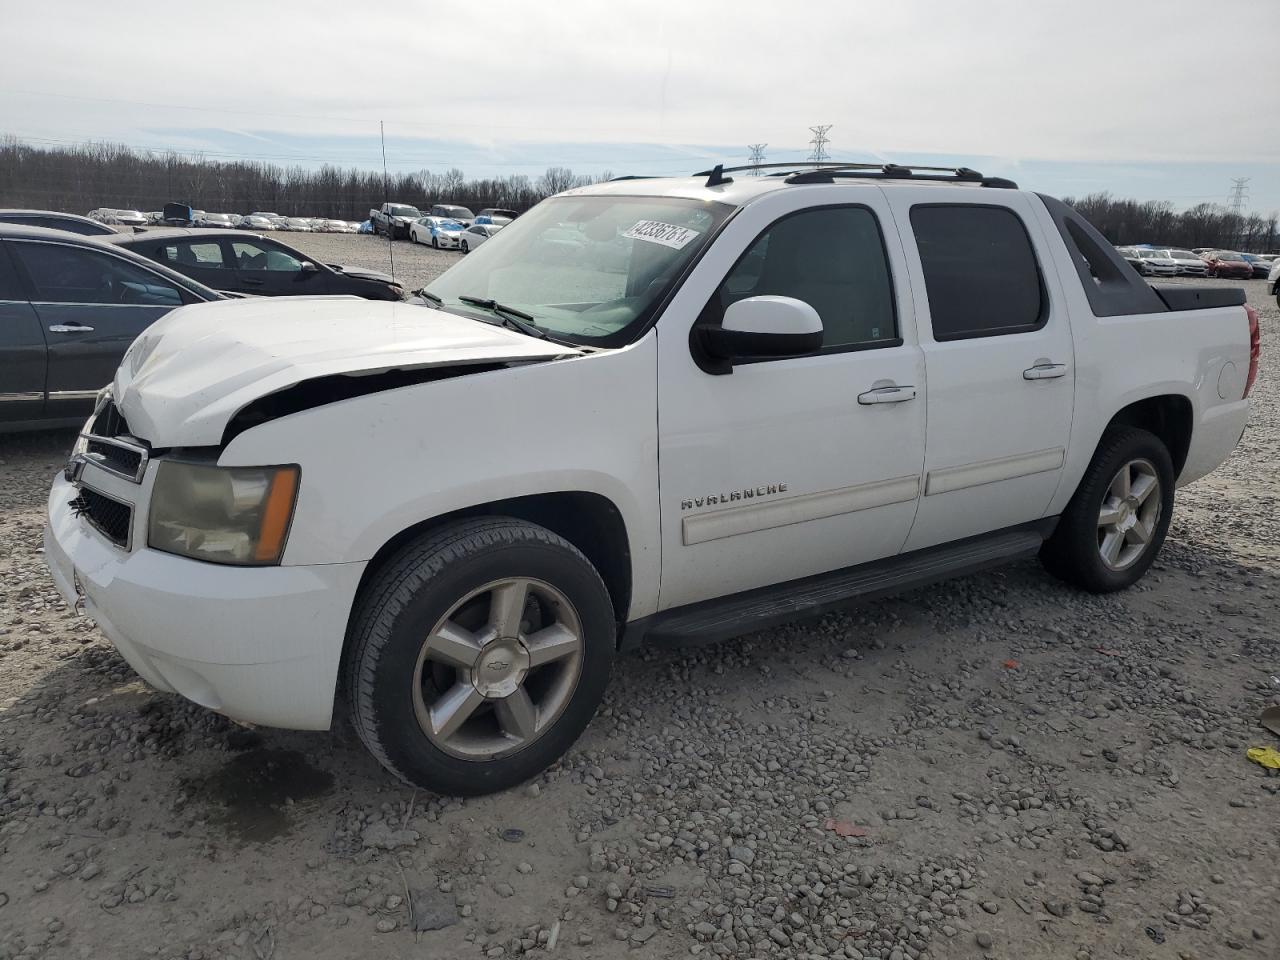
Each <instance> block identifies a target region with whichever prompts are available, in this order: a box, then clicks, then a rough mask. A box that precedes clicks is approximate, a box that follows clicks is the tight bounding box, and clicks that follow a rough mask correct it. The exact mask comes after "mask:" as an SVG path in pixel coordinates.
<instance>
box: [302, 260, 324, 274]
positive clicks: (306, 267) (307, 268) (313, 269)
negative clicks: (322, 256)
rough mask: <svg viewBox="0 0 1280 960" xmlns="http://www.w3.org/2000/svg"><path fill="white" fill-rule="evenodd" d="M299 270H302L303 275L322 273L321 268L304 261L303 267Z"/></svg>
mask: <svg viewBox="0 0 1280 960" xmlns="http://www.w3.org/2000/svg"><path fill="white" fill-rule="evenodd" d="M299 269H300V270H301V271H302V272H303V273H319V272H320V268H319V267H317V266H316V265H315V264H314V263H312V262H311V261H310V260H303V261H302V266H301V267H299Z"/></svg>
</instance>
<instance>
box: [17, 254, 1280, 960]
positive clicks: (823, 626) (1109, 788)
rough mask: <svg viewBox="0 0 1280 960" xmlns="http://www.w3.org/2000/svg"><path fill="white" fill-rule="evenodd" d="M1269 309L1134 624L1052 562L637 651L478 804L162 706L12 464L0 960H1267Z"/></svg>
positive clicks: (308, 739)
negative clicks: (48, 565)
mask: <svg viewBox="0 0 1280 960" xmlns="http://www.w3.org/2000/svg"><path fill="white" fill-rule="evenodd" d="M289 239H290V240H291V241H293V242H296V243H297V244H298V245H299V246H301V247H303V248H304V249H307V250H308V251H309V252H313V253H315V254H316V255H319V256H323V257H324V258H325V259H333V260H339V261H345V262H348V263H355V262H361V263H365V264H367V265H369V266H379V265H381V262H380V261H379V259H378V258H379V257H380V256H382V253H381V252H380V251H382V252H385V248H386V244H385V241H375V240H373V239H372V238H367V237H341V236H335V237H328V236H316V237H307V236H305V235H302V236H298V235H291V236H290V237H289ZM330 250H332V251H333V252H332V253H329V252H328V251H330ZM401 251H405V254H404V259H403V261H402V259H401ZM396 253H397V270H398V271H401V270H405V271H407V270H408V269H409V268H408V267H407V266H406V265H405V264H407V263H410V262H411V263H412V264H413V268H412V269H414V270H415V271H420V272H419V273H417V274H415V276H417V277H419V278H423V279H425V278H427V277H428V276H429V274H430V271H432V270H434V269H436V268H437V266H438V265H439V264H440V263H441V262H447V261H449V260H452V259H454V258H456V255H455V254H446V253H429V252H426V251H424V250H422V249H421V248H418V249H416V250H413V251H410V248H409V247H408V245H407V244H405V243H403V242H402V243H398V244H397V245H396ZM365 257H367V258H368V259H361V258H365ZM1262 287H1263V284H1262V283H1261V282H1260V281H1258V282H1253V283H1252V284H1250V285H1249V288H1250V296H1251V298H1252V300H1253V302H1254V303H1255V304H1256V305H1258V306H1261V307H1262V308H1263V309H1264V343H1263V349H1264V367H1263V373H1262V376H1261V378H1260V380H1259V383H1258V385H1257V387H1256V388H1255V393H1254V399H1255V407H1254V417H1253V420H1252V425H1251V427H1250V429H1249V431H1248V432H1247V434H1246V436H1245V439H1244V442H1243V444H1242V445H1241V448H1240V450H1239V451H1238V452H1237V454H1236V455H1235V457H1234V458H1233V459H1232V460H1231V461H1230V462H1229V463H1228V464H1227V465H1226V466H1225V467H1224V468H1223V469H1221V470H1219V471H1218V472H1217V473H1215V474H1214V475H1212V476H1211V477H1209V478H1207V479H1205V480H1203V481H1201V482H1200V483H1197V484H1195V485H1194V486H1192V487H1190V488H1187V489H1185V490H1182V491H1179V495H1178V507H1177V511H1176V516H1175V519H1174V523H1173V527H1172V530H1171V534H1170V538H1169V542H1168V544H1167V546H1166V548H1165V552H1164V554H1163V555H1162V557H1161V559H1160V561H1159V563H1158V564H1157V566H1156V568H1155V569H1154V570H1153V571H1152V573H1151V575H1150V576H1148V578H1147V579H1146V580H1145V581H1144V582H1143V583H1142V584H1140V585H1139V586H1138V587H1137V588H1136V589H1134V590H1131V591H1129V592H1127V593H1124V594H1121V595H1115V596H1109V597H1093V596H1087V595H1083V594H1080V593H1076V592H1073V591H1072V590H1070V589H1068V588H1066V587H1064V586H1063V585H1062V584H1060V583H1058V582H1057V581H1055V580H1052V579H1050V578H1049V577H1048V576H1047V575H1046V574H1044V573H1043V572H1042V571H1041V570H1040V569H1039V567H1038V566H1037V565H1035V564H1034V563H1026V564H1022V565H1019V566H1015V567H1012V568H1009V569H1006V570H1003V571H999V572H995V573H991V574H987V575H983V576H975V577H970V578H966V579H963V580H959V581H955V582H952V583H948V584H945V585H941V586H937V587H933V588H930V589H928V590H921V591H917V592H915V593H912V594H909V595H906V596H903V597H900V598H896V599H892V600H886V601H882V602H879V603H874V604H870V605H867V606H864V607H861V608H858V609H856V610H854V611H852V612H848V613H840V614H834V615H831V616H827V617H824V618H822V619H820V620H814V621H808V622H804V623H799V624H794V625H790V626H787V627H783V628H779V629H776V630H771V631H768V632H763V633H759V634H756V635H753V636H750V637H747V638H743V639H740V640H737V641H733V642H728V643H724V644H720V645H717V646H715V647H711V648H705V649H699V650H688V651H648V652H643V653H641V654H638V655H635V656H631V657H629V658H626V659H625V660H624V661H623V662H622V663H620V664H619V666H618V669H617V670H616V671H615V677H614V681H613V684H612V686H611V688H610V691H609V694H608V697H607V700H606V702H605V705H604V707H603V709H602V711H601V713H600V715H599V716H598V717H597V718H596V720H595V722H594V723H593V724H592V725H591V727H590V728H589V730H588V731H587V733H586V735H585V736H584V737H583V738H582V740H581V741H580V742H579V743H578V744H577V745H576V746H575V747H574V749H573V750H572V751H571V752H570V754H569V755H568V757H566V758H565V760H564V761H563V762H562V763H561V764H559V765H558V766H556V767H555V768H554V769H552V770H551V771H549V772H547V773H546V774H545V775H543V776H542V777H540V778H539V779H538V780H537V781H536V782H534V783H532V784H530V785H528V786H526V787H523V788H521V789H518V790H514V791H511V792H510V793H508V794H505V795H501V796H496V797H488V798H482V799H473V800H465V801H463V800H456V799H451V798H444V797H435V796H430V795H427V794H425V793H422V792H415V791H412V790H407V789H405V788H403V787H401V786H399V785H398V784H395V783H393V782H392V781H391V780H390V779H389V778H388V777H387V776H386V775H385V774H384V773H383V772H382V771H381V770H380V769H379V768H378V767H377V766H376V765H375V764H374V763H373V762H372V761H371V760H370V759H369V758H368V757H367V756H366V755H365V753H364V752H363V751H362V750H361V749H360V748H359V746H358V743H357V742H356V740H355V737H354V736H353V735H352V734H351V733H350V732H349V731H348V730H347V729H346V728H345V727H344V728H341V729H339V730H338V731H337V732H335V733H332V734H326V733H310V734H308V733H290V732H284V731H274V730H260V731H246V730H242V729H240V728H238V727H235V726H233V725H232V724H230V723H228V722H226V721H225V720H223V719H221V718H219V717H218V716H216V715H212V714H209V713H207V712H205V711H203V710H201V709H199V708H196V707H194V706H191V705H188V704H186V703H184V702H182V701H180V700H178V699H176V698H174V697H170V696H166V695H161V694H158V693H155V692H154V691H151V690H149V689H147V688H146V687H145V686H144V685H143V684H142V683H140V682H139V681H138V680H137V679H136V678H135V677H134V676H133V674H132V673H131V671H130V670H129V668H128V667H127V665H125V664H124V662H123V661H122V660H121V659H120V658H119V657H118V656H117V655H116V654H115V652H114V651H113V650H112V648H111V647H110V645H109V644H108V643H107V642H106V641H105V640H104V639H103V638H102V636H101V635H100V634H99V633H98V631H97V630H96V628H95V627H94V625H93V624H92V623H91V622H89V621H87V620H85V619H84V618H81V617H78V616H76V615H75V614H73V613H71V612H70V611H68V610H67V609H66V608H65V607H64V606H63V605H62V603H61V601H60V600H59V599H58V597H57V595H56V593H55V591H54V589H53V587H52V584H51V583H50V581H49V579H48V577H47V576H46V574H45V572H44V569H43V567H42V565H41V562H40V559H41V558H40V529H41V517H42V507H43V501H44V498H45V495H46V492H47V488H48V479H49V477H50V475H51V474H52V473H53V471H54V470H55V469H57V467H58V466H59V464H60V463H61V460H62V458H63V456H64V454H65V451H66V449H67V447H68V445H69V442H70V437H69V435H67V434H60V435H27V436H16V437H2V438H0V960H8V958H16V957H24V958H27V957H99V956H105V957H122V958H124V957H127V958H136V957H156V958H173V957H182V958H188V960H199V958H215V957H228V958H245V960H266V958H269V957H273V956H274V957H317V958H334V960H336V958H350V957H363V956H374V955H376V956H379V957H388V958H397V957H404V958H408V957H413V958H422V957H431V958H435V957H441V958H443V957H450V958H452V957H495V958H496V957H511V956H515V955H518V954H522V953H531V954H534V955H535V956H536V955H540V954H541V953H547V954H551V953H556V954H562V955H565V956H571V957H584V958H587V957H598V958H618V957H623V956H631V955H632V954H635V953H639V954H640V955H645V956H652V957H674V956H686V955H708V956H716V957H741V958H753V957H754V958H765V957H770V958H772V957H777V958H782V957H830V958H839V957H844V958H849V960H856V958H859V957H864V958H871V957H875V958H879V960H919V958H922V957H924V958H953V957H977V956H993V957H995V956H999V957H1011V958H1032V960H1037V958H1044V960H1048V958H1055V960H1056V958H1060V957H1067V958H1078V960H1084V958H1102V957H1112V956H1124V957H1160V958H1166V957H1167V958H1174V957H1182V958H1189V957H1197V958H1211V957H1220V956H1232V957H1234V956H1245V957H1257V958H1271V957H1275V956H1276V955H1277V946H1276V944H1277V942H1278V941H1280V833H1278V832H1277V830H1276V823H1277V821H1278V814H1280V777H1275V776H1269V775H1268V774H1267V772H1266V771H1264V770H1263V769H1262V768H1261V767H1259V766H1257V765H1255V764H1252V763H1250V762H1248V761H1247V760H1246V759H1245V750H1246V749H1247V748H1248V747H1249V746H1252V745H1270V746H1275V747H1280V743H1277V742H1276V741H1275V739H1274V738H1272V737H1270V736H1269V735H1268V734H1266V733H1265V732H1264V731H1262V730H1260V729H1259V728H1258V727H1257V726H1256V724H1255V720H1256V717H1257V715H1258V713H1259V712H1260V710H1261V709H1262V708H1263V707H1264V706H1266V705H1269V704H1272V703H1277V702H1280V681H1278V680H1276V679H1274V678H1275V677H1280V643H1278V642H1277V636H1276V624H1277V623H1280V511H1278V510H1277V496H1278V495H1280V486H1278V484H1277V468H1280V422H1278V418H1277V401H1278V397H1277V388H1278V384H1280V376H1278V375H1277V374H1276V373H1275V362H1274V361H1273V362H1272V363H1271V364H1269V365H1268V363H1267V358H1268V357H1276V356H1280V335H1278V334H1280V313H1278V311H1277V309H1276V306H1275V303H1274V301H1272V300H1269V299H1267V298H1265V297H1264V293H1263V290H1262ZM873 638H875V641H876V642H874V643H873V642H872V640H873Z"/></svg>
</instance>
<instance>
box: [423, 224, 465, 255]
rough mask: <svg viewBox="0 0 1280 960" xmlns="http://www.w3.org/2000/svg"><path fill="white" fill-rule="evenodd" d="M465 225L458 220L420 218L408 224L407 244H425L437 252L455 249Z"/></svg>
mask: <svg viewBox="0 0 1280 960" xmlns="http://www.w3.org/2000/svg"><path fill="white" fill-rule="evenodd" d="M464 227H465V225H464V224H463V223H461V222H460V221H458V220H443V219H441V218H439V217H422V218H421V219H419V220H415V221H414V222H413V223H411V224H409V242H410V243H425V244H427V245H428V246H431V247H435V248H436V249H437V250H439V249H441V248H444V249H447V250H453V249H456V248H457V247H458V246H459V240H460V239H461V236H462V231H463V229H464Z"/></svg>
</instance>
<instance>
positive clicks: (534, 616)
mask: <svg viewBox="0 0 1280 960" xmlns="http://www.w3.org/2000/svg"><path fill="white" fill-rule="evenodd" d="M520 584H523V585H524V589H525V591H526V592H525V593H523V594H522V593H519V592H518V591H519V589H520V588H519V586H518V585H520ZM500 591H505V593H504V596H506V595H510V596H511V597H513V598H516V599H512V600H510V601H509V602H507V603H502V602H499V601H498V600H497V599H496V598H497V596H498V594H499V592H500ZM519 597H524V598H525V599H524V600H523V601H521V600H519V599H518V598H519ZM499 610H506V611H508V613H507V615H506V616H505V617H503V616H500V615H499V614H498V613H497V612H496V611H499ZM515 611H518V612H515ZM513 612H514V613H513ZM513 616H514V617H517V618H518V619H512V617H513ZM548 618H550V619H548ZM531 620H533V621H536V622H535V623H533V624H530V621H531ZM503 622H504V623H506V624H507V625H508V626H510V627H511V629H510V630H502V629H500V628H499V627H498V626H496V625H497V624H499V623H503ZM517 624H518V626H515V625H517ZM615 629H616V628H615V619H614V610H613V604H612V602H611V600H610V598H609V592H608V590H607V589H606V588H605V585H604V582H603V581H602V580H601V579H600V575H599V574H598V573H597V572H596V569H595V568H594V567H593V566H592V565H591V563H590V562H589V561H588V560H587V558H586V557H585V556H583V555H582V553H581V552H580V551H579V550H578V549H577V548H576V547H574V546H573V545H572V544H570V543H569V542H568V541H566V540H564V539H563V538H562V537H560V536H558V535H557V534H555V533H552V532H551V531H550V530H547V529H546V528H544V527H540V526H537V525H535V524H531V523H526V522H524V521H520V520H515V519H512V518H507V517H483V518H477V519H473V520H464V521H460V522H458V523H454V524H450V525H448V526H446V527H443V528H441V529H438V530H434V531H432V532H430V533H428V534H426V535H424V536H423V537H421V538H419V539H418V540H416V541H414V542H412V543H410V544H409V545H407V546H406V547H404V548H403V549H401V550H400V551H399V553H397V554H396V555H395V556H393V557H392V558H391V559H390V560H389V561H388V562H387V564H386V566H385V567H383V569H382V570H381V571H380V572H379V573H378V574H377V575H376V577H375V579H374V580H372V581H371V582H370V583H369V584H368V585H367V586H366V587H365V589H364V590H363V592H362V594H361V596H360V598H359V599H358V601H357V603H356V609H355V613H354V616H353V617H352V620H351V626H350V628H349V630H348V638H347V641H348V653H347V659H346V663H345V687H346V694H347V702H348V706H349V709H350V714H351V721H352V724H353V726H354V727H355V730H356V733H357V734H358V735H359V737H360V740H361V741H362V742H363V743H364V745H365V747H366V748H367V749H368V750H369V752H370V753H372V754H373V756H374V757H375V758H376V759H377V760H378V762H379V763H381V764H382V765H383V766H384V767H386V768H387V770H389V771H390V772H391V773H393V774H394V775H395V776H396V777H398V778H399V779H400V780H402V781H404V782H405V783H407V784H410V785H413V786H418V787H423V788H425V789H429V790H433V791H437V792H439V793H443V794H449V795H455V796H456V795H476V794H484V793H492V792H494V791H497V790H505V789H507V788H509V787H512V786H515V785H516V784H519V783H521V782H523V781H525V780H527V779H529V778H530V777H532V776H534V775H536V774H538V773H539V772H541V771H542V770H544V769H545V768H546V767H548V766H549V765H551V764H552V763H554V762H555V761H556V760H557V759H559V758H560V757H561V756H562V755H563V754H564V752H565V751H566V750H568V749H569V747H570V746H571V745H572V744H573V742H574V741H575V740H576V739H577V738H578V736H579V734H581V733H582V731H583V730H584V729H585V728H586V726H587V724H588V723H589V722H590V720H591V718H592V716H593V715H594V714H595V711H596V708H597V707H598V706H599V704H600V700H601V699H602V697H603V696H604V690H605V687H606V685H607V684H608V680H609V670H610V666H611V664H612V661H613V656H614V650H615ZM540 633H541V636H542V637H543V638H544V641H543V642H542V643H541V644H538V643H537V642H536V638H537V637H538V636H539V634H540ZM486 634H487V637H488V642H485V640H486ZM509 634H515V635H516V636H517V637H518V639H512V638H510V637H509ZM458 637H461V638H462V640H461V641H459V640H458V639H456V638H458ZM548 637H550V641H549V642H548V641H547V640H546V638H548ZM433 644H434V645H436V646H438V647H440V650H442V651H443V652H444V654H445V657H444V659H443V660H442V659H441V658H440V650H434V649H433ZM570 650H571V652H566V651H570ZM552 651H555V652H552ZM477 653H478V654H479V655H478V657H474V655H475V654H477ZM473 657H474V659H472V658H473ZM535 657H537V658H538V659H539V660H540V662H539V663H534V658H535ZM433 658H434V659H433ZM463 659H466V661H467V662H469V663H471V664H472V666H471V667H470V668H469V669H467V670H465V671H464V670H463V669H461V668H459V667H457V664H458V663H459V662H461V661H462V660H463ZM522 670H525V671H527V672H524V673H522V672H521V671H522ZM489 681H492V684H491V685H489ZM513 683H514V684H515V686H514V687H512V686H511V685H512V684H513ZM522 691H523V695H522V694H521V692H522ZM519 702H523V707H518V706H517V704H518V703H519ZM449 704H454V705H457V710H456V711H455V710H453V708H452V707H451V706H449ZM464 711H465V712H464ZM455 713H456V714H458V715H461V716H463V717H465V719H461V720H458V721H457V723H456V725H455V726H452V728H451V724H452V723H453V719H452V718H453V717H454V715H455ZM438 718H444V719H443V720H441V721H440V723H439V726H438V728H437V720H438ZM513 718H514V719H513ZM429 728H430V729H429ZM522 728H523V729H524V730H525V731H527V733H525V734H520V733H517V731H519V730H520V729H522Z"/></svg>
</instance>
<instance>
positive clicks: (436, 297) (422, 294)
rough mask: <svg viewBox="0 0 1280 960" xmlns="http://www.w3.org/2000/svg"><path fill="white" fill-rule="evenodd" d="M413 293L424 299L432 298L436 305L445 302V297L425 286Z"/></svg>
mask: <svg viewBox="0 0 1280 960" xmlns="http://www.w3.org/2000/svg"><path fill="white" fill-rule="evenodd" d="M413 295H414V296H415V297H421V298H422V299H423V300H430V301H431V302H432V303H434V304H435V305H436V306H439V305H440V304H442V303H444V300H443V298H441V297H440V296H439V295H437V294H434V293H432V292H431V291H430V290H428V289H427V288H426V287H423V288H422V289H421V290H415V291H413Z"/></svg>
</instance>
